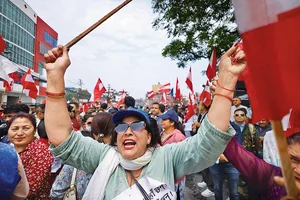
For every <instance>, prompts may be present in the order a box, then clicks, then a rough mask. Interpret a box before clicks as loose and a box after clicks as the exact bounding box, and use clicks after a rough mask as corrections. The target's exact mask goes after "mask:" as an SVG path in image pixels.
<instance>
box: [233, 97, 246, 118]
mask: <svg viewBox="0 0 300 200" xmlns="http://www.w3.org/2000/svg"><path fill="white" fill-rule="evenodd" d="M232 104H233V105H232V106H231V115H230V121H231V122H233V121H234V111H235V110H236V109H239V108H244V109H246V114H247V109H248V108H247V106H244V105H242V100H241V98H240V97H234V98H233V100H232Z"/></svg>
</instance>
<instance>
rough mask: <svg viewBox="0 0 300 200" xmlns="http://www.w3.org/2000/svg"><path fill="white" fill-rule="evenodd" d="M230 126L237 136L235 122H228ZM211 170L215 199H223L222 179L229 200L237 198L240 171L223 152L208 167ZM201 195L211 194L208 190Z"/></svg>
mask: <svg viewBox="0 0 300 200" xmlns="http://www.w3.org/2000/svg"><path fill="white" fill-rule="evenodd" d="M230 124H231V126H232V127H233V128H234V130H235V131H236V134H235V138H237V139H238V138H239V137H240V135H241V130H240V128H239V126H238V125H236V124H235V123H232V122H231V123H230ZM209 170H210V172H211V176H212V178H213V185H214V190H213V191H214V194H215V199H216V200H222V199H223V183H224V180H225V179H226V180H227V183H228V189H229V198H230V199H231V200H238V199H239V193H238V185H239V176H240V173H239V172H238V170H237V169H236V168H235V167H234V166H233V165H232V164H231V163H230V162H229V161H228V159H227V158H226V156H225V155H224V154H221V155H220V157H219V160H218V161H217V162H216V164H214V165H213V166H211V167H210V168H209ZM201 195H202V196H204V197H210V196H212V195H211V193H209V192H208V191H207V192H206V193H204V192H202V193H201Z"/></svg>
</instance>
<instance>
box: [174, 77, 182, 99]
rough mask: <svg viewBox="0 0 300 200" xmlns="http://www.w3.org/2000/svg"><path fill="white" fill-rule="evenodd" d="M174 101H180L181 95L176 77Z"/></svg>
mask: <svg viewBox="0 0 300 200" xmlns="http://www.w3.org/2000/svg"><path fill="white" fill-rule="evenodd" d="M175 99H178V100H179V101H180V99H181V93H180V88H179V81H178V77H177V79H176V96H175Z"/></svg>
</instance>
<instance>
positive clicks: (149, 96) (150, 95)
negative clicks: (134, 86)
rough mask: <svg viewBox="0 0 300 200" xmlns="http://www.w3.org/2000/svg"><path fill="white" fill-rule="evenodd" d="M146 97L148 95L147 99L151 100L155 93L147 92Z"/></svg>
mask: <svg viewBox="0 0 300 200" xmlns="http://www.w3.org/2000/svg"><path fill="white" fill-rule="evenodd" d="M147 95H148V99H152V98H153V97H154V96H155V93H154V92H153V90H152V91H150V92H147Z"/></svg>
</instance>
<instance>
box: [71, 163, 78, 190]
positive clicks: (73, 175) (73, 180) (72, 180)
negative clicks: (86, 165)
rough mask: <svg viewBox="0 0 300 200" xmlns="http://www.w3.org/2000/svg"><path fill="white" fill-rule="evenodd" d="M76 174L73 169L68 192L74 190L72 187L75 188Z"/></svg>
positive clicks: (75, 170)
mask: <svg viewBox="0 0 300 200" xmlns="http://www.w3.org/2000/svg"><path fill="white" fill-rule="evenodd" d="M76 173H77V169H76V168H75V167H74V170H73V174H72V179H71V185H70V190H74V188H75V187H74V186H75V178H76Z"/></svg>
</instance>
